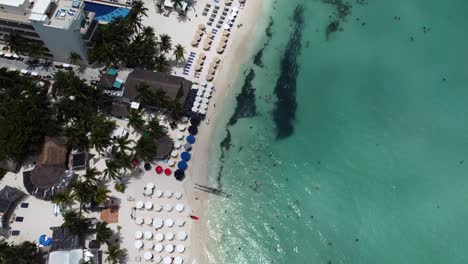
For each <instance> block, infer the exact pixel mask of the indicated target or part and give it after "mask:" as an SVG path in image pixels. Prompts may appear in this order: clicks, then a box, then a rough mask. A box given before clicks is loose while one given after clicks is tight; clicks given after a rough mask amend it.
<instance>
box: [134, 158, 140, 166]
mask: <svg viewBox="0 0 468 264" xmlns="http://www.w3.org/2000/svg"><path fill="white" fill-rule="evenodd" d="M132 163H133V166H135V167H136V166H138V164H140V162H139V161H138V160H137V159H133V160H132Z"/></svg>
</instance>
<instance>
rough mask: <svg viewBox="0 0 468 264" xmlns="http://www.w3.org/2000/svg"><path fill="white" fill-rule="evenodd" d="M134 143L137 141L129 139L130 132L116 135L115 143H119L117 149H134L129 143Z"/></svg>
mask: <svg viewBox="0 0 468 264" xmlns="http://www.w3.org/2000/svg"><path fill="white" fill-rule="evenodd" d="M133 143H135V141H133V139H128V133H127V134H126V135H125V136H124V137H116V138H114V144H115V145H117V147H116V148H115V151H120V152H126V151H129V150H131V149H132V148H131V147H129V145H130V144H133Z"/></svg>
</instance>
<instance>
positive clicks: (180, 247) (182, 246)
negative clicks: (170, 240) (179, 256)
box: [176, 244, 185, 253]
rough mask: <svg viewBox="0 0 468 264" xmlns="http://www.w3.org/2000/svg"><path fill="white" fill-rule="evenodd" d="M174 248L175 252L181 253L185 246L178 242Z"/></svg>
mask: <svg viewBox="0 0 468 264" xmlns="http://www.w3.org/2000/svg"><path fill="white" fill-rule="evenodd" d="M176 249H177V252H179V253H183V252H184V251H185V246H184V245H182V244H180V245H177V247H176Z"/></svg>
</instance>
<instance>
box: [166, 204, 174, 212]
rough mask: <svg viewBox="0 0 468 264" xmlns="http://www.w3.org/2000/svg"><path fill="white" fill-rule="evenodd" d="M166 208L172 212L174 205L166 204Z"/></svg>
mask: <svg viewBox="0 0 468 264" xmlns="http://www.w3.org/2000/svg"><path fill="white" fill-rule="evenodd" d="M165 208H166V211H168V212H172V205H170V204H166V206H165Z"/></svg>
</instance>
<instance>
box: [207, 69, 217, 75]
mask: <svg viewBox="0 0 468 264" xmlns="http://www.w3.org/2000/svg"><path fill="white" fill-rule="evenodd" d="M208 73H209V74H211V75H214V74H215V73H216V70H215V69H214V68H210V69H209V70H208Z"/></svg>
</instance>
